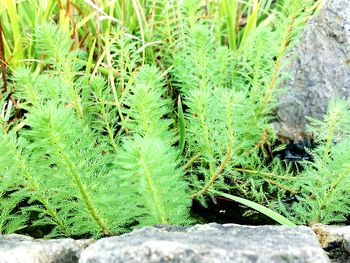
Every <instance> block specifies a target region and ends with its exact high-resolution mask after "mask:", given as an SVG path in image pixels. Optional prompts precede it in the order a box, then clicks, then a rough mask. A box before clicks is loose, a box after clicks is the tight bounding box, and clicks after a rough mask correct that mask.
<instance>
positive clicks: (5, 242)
mask: <svg viewBox="0 0 350 263" xmlns="http://www.w3.org/2000/svg"><path fill="white" fill-rule="evenodd" d="M89 243H90V242H89V241H75V240H73V239H68V238H67V239H58V240H35V239H33V238H31V237H27V236H21V235H7V236H1V235H0V263H73V262H74V263H75V262H78V259H79V257H80V253H81V251H82V250H83V249H84V248H85V247H86V246H87V245H88V244H89Z"/></svg>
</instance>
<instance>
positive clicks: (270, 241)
mask: <svg viewBox="0 0 350 263" xmlns="http://www.w3.org/2000/svg"><path fill="white" fill-rule="evenodd" d="M105 262H106V263H107V262H108V263H117V262H123V263H124V262H130V263H137V262H150V263H153V262H179V263H180V262H181V263H189V262H191V263H195V262H198V263H199V262H200V263H206V262H207V263H216V262H217V263H219V262H220V263H225V262H260V263H261V262H269V263H273V262H276V263H277V262H278V263H280V262H300V263H301V262H310V263H315V262H317V263H322V262H329V261H328V258H327V256H326V255H325V253H324V251H323V250H322V248H321V247H320V246H319V243H318V240H317V237H316V235H315V233H313V231H312V230H311V229H310V228H307V227H284V226H258V227H254V226H240V225H234V224H226V225H218V224H208V225H196V226H193V227H189V228H184V227H169V226H163V227H146V228H143V229H141V230H137V231H133V232H131V233H129V234H125V235H121V236H117V237H110V238H103V239H101V240H99V241H97V242H96V243H94V244H92V245H90V246H89V247H88V248H87V249H86V250H84V251H83V253H82V254H81V257H80V259H79V263H105Z"/></svg>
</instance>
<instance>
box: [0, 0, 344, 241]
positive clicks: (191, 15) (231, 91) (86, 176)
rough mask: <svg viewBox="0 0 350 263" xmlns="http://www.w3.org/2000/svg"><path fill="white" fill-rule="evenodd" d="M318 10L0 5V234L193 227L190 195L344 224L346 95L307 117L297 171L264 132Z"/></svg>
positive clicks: (183, 4) (156, 0)
mask: <svg viewBox="0 0 350 263" xmlns="http://www.w3.org/2000/svg"><path fill="white" fill-rule="evenodd" d="M321 6H322V1H321V0H317V1H316V0H278V1H273V0H260V1H258V0H244V1H238V0H205V1H204V0H182V1H178V0H169V1H160V0H144V1H141V0H22V1H16V0H1V1H0V65H1V74H0V76H1V80H0V181H1V184H0V234H5V233H13V232H16V233H24V234H29V235H32V236H35V237H43V236H45V237H62V236H66V237H74V238H81V237H94V238H98V237H101V236H109V235H116V234H121V233H124V232H128V231H131V230H132V229H135V228H139V227H142V226H147V225H158V224H179V225H190V224H194V223H198V222H203V221H204V219H203V218H202V217H201V216H199V215H197V214H196V211H195V209H194V208H193V207H194V204H196V206H197V207H198V205H199V204H200V205H201V206H203V207H206V206H207V205H208V204H209V203H210V204H211V206H212V205H213V204H214V206H215V204H216V203H217V201H218V200H226V202H228V203H229V204H232V206H237V204H239V207H244V209H243V210H240V211H242V215H241V216H242V217H243V218H244V217H245V216H247V215H249V214H259V215H264V217H267V218H270V219H271V221H272V222H275V223H280V224H285V225H296V224H312V223H315V222H322V223H346V222H347V220H348V215H349V214H350V198H349V189H350V176H349V175H350V164H349V153H348V149H349V147H350V139H349V134H348V133H347V132H346V131H347V130H349V128H350V109H349V103H348V102H346V101H342V100H338V99H334V100H332V101H331V103H330V105H329V109H328V113H327V114H326V115H325V117H324V119H322V120H311V123H312V125H311V126H310V131H311V132H312V133H313V135H314V137H315V145H316V146H317V147H315V148H314V149H309V150H308V154H309V155H310V159H309V160H305V161H303V162H301V163H299V164H298V165H297V166H295V165H294V164H293V163H290V162H286V161H284V160H281V159H279V158H276V156H277V153H278V152H279V151H281V150H283V148H284V147H285V145H283V144H282V143H281V142H279V141H278V138H277V136H276V133H275V131H274V130H273V129H272V128H271V125H270V123H271V121H272V120H273V118H274V115H273V111H274V109H275V108H276V105H277V104H276V101H277V96H278V94H280V93H281V92H284V91H285V90H284V87H283V81H284V80H285V78H287V77H288V72H287V71H284V69H285V67H286V66H287V65H288V62H289V61H290V59H292V58H293V53H292V52H291V50H292V49H291V48H292V47H293V45H294V44H295V42H296V41H298V40H297V35H298V33H299V32H300V31H301V30H302V28H303V26H304V25H305V24H306V22H307V21H308V20H309V19H310V17H312V15H314V14H315V13H317V12H318V10H319V9H320V8H321ZM296 167H297V168H296ZM237 207H238V206H237ZM207 211H208V210H207ZM208 213H210V210H209V212H208ZM228 220H229V221H230V222H237V221H235V218H234V217H232V218H229V219H228Z"/></svg>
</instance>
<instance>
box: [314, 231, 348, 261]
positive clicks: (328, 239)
mask: <svg viewBox="0 0 350 263" xmlns="http://www.w3.org/2000/svg"><path fill="white" fill-rule="evenodd" d="M312 229H313V230H314V232H315V233H316V234H317V236H318V239H319V241H320V244H321V246H322V247H323V249H324V250H326V251H327V252H328V255H329V258H330V259H331V262H333V263H336V262H339V263H343V262H350V226H345V227H343V226H327V225H322V224H315V225H313V226H312Z"/></svg>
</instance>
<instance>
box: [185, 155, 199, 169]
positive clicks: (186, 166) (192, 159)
mask: <svg viewBox="0 0 350 263" xmlns="http://www.w3.org/2000/svg"><path fill="white" fill-rule="evenodd" d="M200 156H201V154H200V153H197V154H196V155H194V156H193V157H192V158H191V159H189V160H188V161H187V163H185V164H184V165H183V166H182V167H181V169H182V170H184V171H185V170H186V169H187V168H189V167H190V166H191V165H192V163H194V162H195V161H196V160H197V159H198V158H199V157H200Z"/></svg>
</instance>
